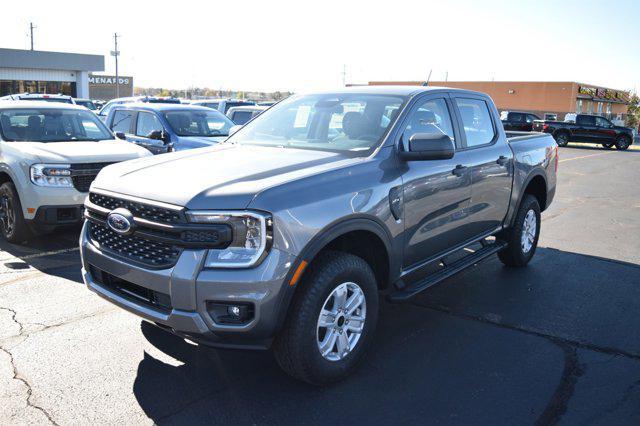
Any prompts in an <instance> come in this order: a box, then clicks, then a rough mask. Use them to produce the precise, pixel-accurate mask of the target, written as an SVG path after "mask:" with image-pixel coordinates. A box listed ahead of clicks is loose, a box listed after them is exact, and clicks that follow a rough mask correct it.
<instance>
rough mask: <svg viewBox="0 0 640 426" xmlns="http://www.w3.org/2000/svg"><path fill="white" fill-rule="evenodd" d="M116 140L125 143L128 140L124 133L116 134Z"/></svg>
mask: <svg viewBox="0 0 640 426" xmlns="http://www.w3.org/2000/svg"><path fill="white" fill-rule="evenodd" d="M116 138H118V139H122V140H123V141H124V140H126V139H127V137H126V136H125V135H124V132H116Z"/></svg>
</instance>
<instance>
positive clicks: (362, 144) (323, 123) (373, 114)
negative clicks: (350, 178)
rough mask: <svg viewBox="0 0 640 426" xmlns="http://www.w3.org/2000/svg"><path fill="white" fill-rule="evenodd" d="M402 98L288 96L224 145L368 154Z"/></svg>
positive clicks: (381, 134) (335, 95) (403, 100)
mask: <svg viewBox="0 0 640 426" xmlns="http://www.w3.org/2000/svg"><path fill="white" fill-rule="evenodd" d="M405 100H406V98H404V97H401V96H390V95H374V94H359V93H353V94H351V93H350V94H342V93H338V94H323V95H301V96H293V97H291V98H288V99H287V100H285V101H282V102H280V103H279V104H277V105H275V106H273V107H272V108H271V109H269V110H267V111H265V112H264V113H262V114H261V115H259V116H258V117H256V118H255V119H254V120H253V121H251V122H249V123H248V124H247V125H246V126H245V127H243V128H242V129H241V130H240V131H238V132H237V133H236V134H234V135H233V136H232V137H230V138H229V139H228V141H229V142H231V143H239V144H256V145H268V146H279V147H283V148H287V147H291V148H303V149H314V150H323V151H334V152H344V153H347V152H350V153H353V154H357V155H358V154H359V155H368V154H369V153H370V152H371V151H372V150H373V149H375V148H376V147H377V146H378V145H379V143H380V142H381V140H382V138H383V136H384V135H385V133H386V130H387V128H388V127H389V125H390V124H391V123H392V122H393V121H394V120H395V118H396V117H397V115H398V113H399V111H400V107H401V105H402V104H403V103H404V102H405Z"/></svg>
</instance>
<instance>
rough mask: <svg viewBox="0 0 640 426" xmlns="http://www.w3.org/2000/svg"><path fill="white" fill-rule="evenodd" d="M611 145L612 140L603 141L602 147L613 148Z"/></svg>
mask: <svg viewBox="0 0 640 426" xmlns="http://www.w3.org/2000/svg"><path fill="white" fill-rule="evenodd" d="M613 145H614V144H613V142H607V143H603V144H602V147H603V148H604V149H611V148H613Z"/></svg>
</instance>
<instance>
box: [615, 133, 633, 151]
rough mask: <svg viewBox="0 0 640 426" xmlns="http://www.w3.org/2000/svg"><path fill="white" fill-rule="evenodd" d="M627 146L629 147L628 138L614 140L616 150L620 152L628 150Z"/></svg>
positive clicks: (629, 140) (629, 141)
mask: <svg viewBox="0 0 640 426" xmlns="http://www.w3.org/2000/svg"><path fill="white" fill-rule="evenodd" d="M629 145H631V138H629V137H628V136H624V135H623V136H618V139H616V148H618V149H619V150H621V151H624V150H625V149H627V148H629Z"/></svg>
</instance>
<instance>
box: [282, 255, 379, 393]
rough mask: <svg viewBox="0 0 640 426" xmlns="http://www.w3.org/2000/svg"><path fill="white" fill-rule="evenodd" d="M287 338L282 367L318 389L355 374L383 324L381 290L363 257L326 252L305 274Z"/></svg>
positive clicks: (285, 336) (288, 327)
mask: <svg viewBox="0 0 640 426" xmlns="http://www.w3.org/2000/svg"><path fill="white" fill-rule="evenodd" d="M301 285H302V286H303V288H301V289H299V291H298V294H297V295H296V297H295V298H294V301H293V303H292V306H291V311H290V312H289V315H288V318H287V323H286V324H285V328H284V330H283V331H282V333H281V334H280V335H279V336H278V338H277V339H276V341H275V342H274V353H275V356H276V360H277V361H278V364H279V365H280V367H282V369H283V370H284V371H286V372H287V373H288V374H290V375H292V376H293V377H295V378H297V379H300V380H303V381H306V382H308V383H312V384H317V385H320V384H326V383H331V382H336V381H338V380H342V379H343V378H345V377H346V376H347V375H349V374H350V373H351V371H353V369H354V368H355V367H356V366H357V364H358V362H359V361H360V360H361V359H362V356H363V355H364V353H365V352H366V349H367V347H368V346H369V345H370V344H371V339H372V338H373V334H374V331H375V328H376V323H377V320H378V287H377V284H376V279H375V275H374V274H373V271H372V270H371V268H370V267H369V265H368V264H367V262H365V261H364V260H363V259H361V258H360V257H357V256H354V255H351V254H348V253H342V252H334V251H330V252H326V253H323V254H321V256H320V257H319V258H318V259H316V260H315V261H314V262H313V263H312V265H311V266H310V269H309V270H308V271H307V273H306V274H305V279H304V282H303V283H301Z"/></svg>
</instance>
